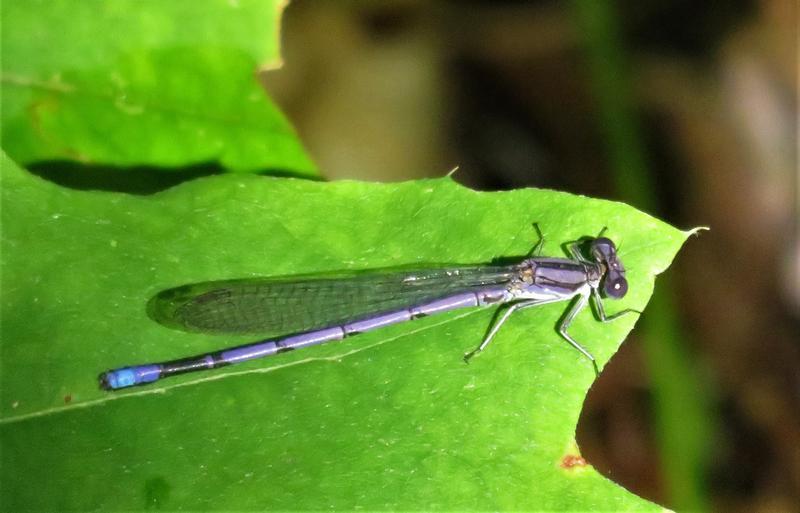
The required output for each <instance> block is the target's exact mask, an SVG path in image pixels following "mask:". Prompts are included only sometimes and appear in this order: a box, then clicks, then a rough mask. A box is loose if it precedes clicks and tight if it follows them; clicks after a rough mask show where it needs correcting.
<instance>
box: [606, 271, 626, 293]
mask: <svg viewBox="0 0 800 513" xmlns="http://www.w3.org/2000/svg"><path fill="white" fill-rule="evenodd" d="M603 291H604V292H605V293H606V296H607V297H610V298H614V299H619V298H621V297H624V296H625V294H627V293H628V280H626V279H625V277H624V276H622V275H620V274H617V273H609V274H608V275H607V276H606V279H605V282H604V283H603Z"/></svg>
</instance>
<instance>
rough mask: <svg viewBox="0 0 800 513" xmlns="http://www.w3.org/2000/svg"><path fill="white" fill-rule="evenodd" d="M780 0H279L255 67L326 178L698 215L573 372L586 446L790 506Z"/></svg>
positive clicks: (791, 316)
mask: <svg viewBox="0 0 800 513" xmlns="http://www.w3.org/2000/svg"><path fill="white" fill-rule="evenodd" d="M797 23H798V20H797V7H796V2H793V1H791V0H762V1H755V0H752V1H744V0H736V1H727V2H695V1H689V0H673V1H658V0H640V1H637V0H624V1H618V2H608V1H606V0H597V1H594V0H575V1H568V2H555V1H529V2H522V1H484V2H478V1H474V2H429V1H423V0H388V1H381V2H372V1H340V2H329V1H313V0H295V1H293V2H292V3H291V4H290V6H289V7H288V9H287V10H286V13H285V18H284V24H283V55H284V60H285V65H284V67H283V68H282V69H280V70H277V71H269V72H264V73H262V80H263V83H264V84H265V87H266V88H267V89H268V90H269V92H270V94H271V95H272V97H273V98H274V99H275V100H276V101H277V102H278V103H279V104H280V105H281V107H282V108H283V109H284V111H285V112H286V113H287V115H288V117H289V118H290V119H291V120H292V122H293V123H294V124H295V126H296V127H297V130H298V132H299V133H300V136H301V138H302V139H303V141H304V142H305V144H306V145H307V148H308V149H309V151H310V152H311V154H312V156H313V158H314V159H315V160H316V162H317V163H318V165H319V167H320V169H322V170H323V174H324V176H325V177H326V178H328V179H338V178H360V179H367V180H385V181H390V180H404V179H413V178H420V177H426V176H441V175H443V174H445V173H447V172H448V171H449V170H451V169H452V168H454V167H455V166H459V170H458V172H457V173H456V175H455V177H456V179H457V180H458V181H460V182H462V183H465V184H467V185H470V186H472V187H475V188H479V189H485V190H495V189H508V188H515V187H525V186H536V187H547V188H555V189H559V190H565V191H570V192H574V193H580V194H586V195H591V196H597V197H602V198H611V199H619V200H623V201H626V202H629V203H631V204H633V205H635V206H637V207H639V208H641V209H643V210H645V211H647V212H650V213H652V214H654V215H657V216H659V217H661V218H663V219H665V220H667V221H668V222H670V223H672V224H674V225H676V226H678V227H681V228H690V227H694V226H700V225H702V226H709V227H711V230H710V231H708V232H704V233H703V234H702V235H701V236H699V237H697V238H692V239H690V240H689V242H688V243H687V245H686V247H685V249H684V251H682V252H681V254H680V255H679V257H678V259H677V261H676V263H675V265H674V266H673V267H672V268H671V269H670V270H669V271H668V273H667V275H668V276H666V277H665V278H663V279H660V280H659V281H658V283H657V289H658V294H657V296H655V297H654V299H653V304H651V306H650V307H649V308H648V311H647V312H646V313H645V315H644V316H643V318H642V321H641V322H640V323H639V324H638V325H637V328H636V329H635V330H634V332H633V333H632V335H631V336H630V337H629V338H628V340H627V341H626V342H625V344H624V345H623V346H622V349H621V351H620V352H619V353H618V354H617V355H616V356H615V357H614V359H613V360H612V361H611V363H610V364H609V365H608V366H607V368H606V369H605V371H604V372H603V374H602V376H601V377H600V379H599V380H598V382H597V383H596V384H595V385H594V387H593V389H592V390H591V392H590V394H589V397H588V400H587V403H586V405H585V407H584V412H583V416H582V418H581V421H580V424H579V426H578V442H579V444H580V446H581V450H582V453H583V455H584V456H585V457H586V458H587V459H588V460H589V462H590V463H591V464H592V465H594V466H595V467H596V468H597V469H598V470H599V471H600V472H602V473H603V474H605V475H606V476H609V477H610V478H612V479H613V480H615V481H617V482H619V483H621V484H623V485H624V486H626V487H627V488H629V489H630V490H632V491H634V492H635V493H637V494H639V495H642V496H644V497H647V498H649V499H651V500H654V501H656V502H658V503H660V504H663V505H666V506H669V507H673V508H679V509H695V508H699V509H706V508H709V509H712V510H717V511H741V512H745V511H747V512H752V511H764V512H766V511H798V506H797V505H798V504H800V370H798V369H800V345H799V344H800V340H799V339H800V337H798V333H800V330H799V329H798V318H799V317H800V316H799V315H798V311H799V310H800V263H798V259H799V258H800V257H799V256H798V255H799V254H800V242H798V237H797V211H798V209H797V206H798V203H797V202H798V198H797V169H798V168H797V141H798V139H797V120H798V115H797V107H798V105H797V96H798V94H797V93H798V85H797V76H798V71H797V64H798V55H797V42H798V38H797V35H798V34H797Z"/></svg>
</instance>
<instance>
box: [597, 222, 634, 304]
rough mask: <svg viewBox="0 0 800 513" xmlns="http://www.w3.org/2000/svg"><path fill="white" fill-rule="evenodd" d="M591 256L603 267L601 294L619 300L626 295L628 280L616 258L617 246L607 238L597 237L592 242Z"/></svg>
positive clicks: (623, 268)
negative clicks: (603, 275)
mask: <svg viewBox="0 0 800 513" xmlns="http://www.w3.org/2000/svg"><path fill="white" fill-rule="evenodd" d="M592 256H594V258H595V260H597V261H598V262H600V263H601V264H603V265H604V267H605V271H606V272H605V277H604V278H603V292H604V293H605V295H606V296H607V297H610V298H613V299H619V298H621V297H623V296H625V294H627V293H628V280H626V279H625V267H623V265H622V262H621V261H620V259H619V257H618V256H617V246H615V245H614V242H613V241H612V240H611V239H609V238H607V237H598V238H596V239H594V240H593V241H592Z"/></svg>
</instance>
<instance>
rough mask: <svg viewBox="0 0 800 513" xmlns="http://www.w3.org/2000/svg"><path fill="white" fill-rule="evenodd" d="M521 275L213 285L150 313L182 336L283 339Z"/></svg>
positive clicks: (349, 275) (429, 274)
mask: <svg viewBox="0 0 800 513" xmlns="http://www.w3.org/2000/svg"><path fill="white" fill-rule="evenodd" d="M516 274H517V273H516V271H515V268H514V267H513V266H504V267H500V266H477V265H476V266H461V267H450V268H440V269H416V270H394V271H385V270H382V271H366V272H364V271H362V272H345V273H337V274H333V275H322V276H320V275H317V276H294V277H291V276H290V277H280V278H248V279H241V280H228V281H211V282H204V283H196V284H192V285H184V286H181V287H176V288H173V289H168V290H164V291H162V292H160V293H159V294H157V295H156V296H154V297H153V298H152V299H151V300H150V302H149V303H148V314H149V315H150V317H151V318H152V319H154V320H155V321H157V322H159V323H160V324H163V325H165V326H168V327H170V328H174V329H179V330H182V331H192V332H203V333H220V334H258V335H281V334H287V333H293V332H300V331H307V330H314V329H319V328H324V327H327V326H333V325H337V324H343V323H346V322H350V321H354V320H358V319H363V318H365V317H369V316H370V315H372V314H376V313H380V312H386V311H391V310H395V309H400V308H404V307H411V306H414V305H417V304H421V303H424V302H427V301H430V300H434V299H438V298H441V297H444V296H448V295H451V294H454V293H457V292H463V291H468V290H473V289H480V288H483V287H486V286H488V285H498V284H505V283H507V282H508V281H509V280H511V279H512V278H513V277H514V276H515V275H516Z"/></svg>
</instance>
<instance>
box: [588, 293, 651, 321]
mask: <svg viewBox="0 0 800 513" xmlns="http://www.w3.org/2000/svg"><path fill="white" fill-rule="evenodd" d="M592 299H594V306H595V307H597V315H598V316H599V317H600V320H601V321H602V322H611V321H613V320H614V319H616V318H618V317H622V316H623V315H625V314H629V313H637V314H639V315H641V314H642V312H641V311H639V310H634V309H633V308H626V309H625V310H621V311H619V312H617V313H615V314H613V315H606V312H605V310H604V309H603V300H602V298H601V297H600V292H598V291H597V289H592Z"/></svg>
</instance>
